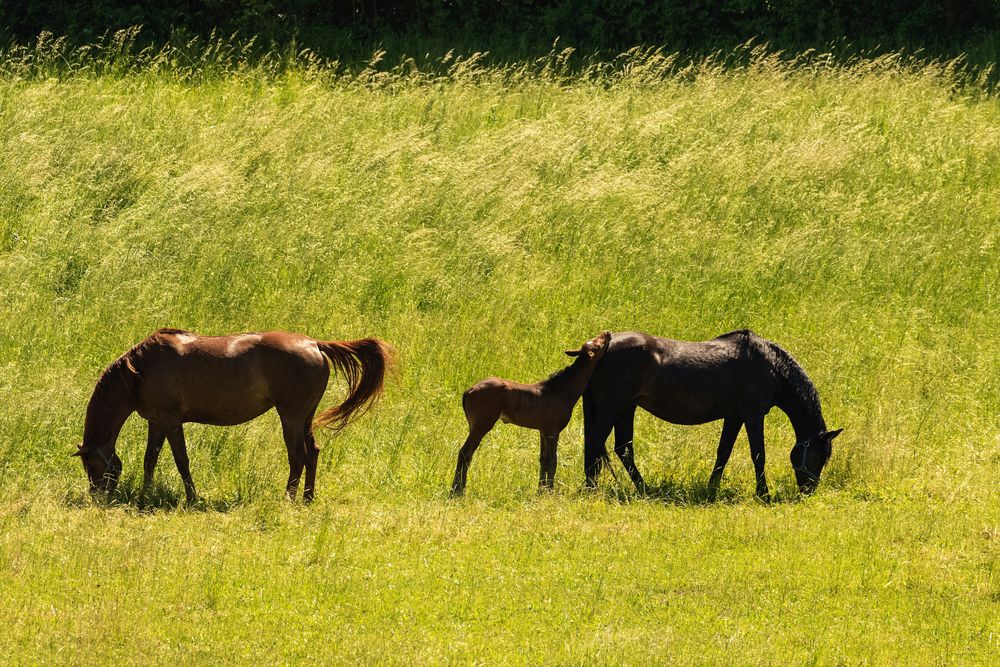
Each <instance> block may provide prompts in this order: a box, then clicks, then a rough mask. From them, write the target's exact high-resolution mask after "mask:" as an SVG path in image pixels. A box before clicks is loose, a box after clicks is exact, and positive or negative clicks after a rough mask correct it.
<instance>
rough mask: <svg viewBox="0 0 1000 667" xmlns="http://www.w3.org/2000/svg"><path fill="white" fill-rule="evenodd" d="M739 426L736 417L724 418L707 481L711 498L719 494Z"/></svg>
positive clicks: (738, 432)
mask: <svg viewBox="0 0 1000 667" xmlns="http://www.w3.org/2000/svg"><path fill="white" fill-rule="evenodd" d="M741 426H743V421H742V420H741V419H739V418H738V417H726V419H725V420H724V421H723V422H722V435H721V436H719V450H718V451H717V452H716V454H715V467H714V468H713V469H712V476H711V477H710V478H709V480H708V490H709V493H710V494H711V496H712V498H715V496H716V494H717V493H718V492H719V484H720V483H721V482H722V473H723V471H724V470H725V469H726V464H727V463H729V455H730V454H732V453H733V445H734V444H736V436H738V435H739V434H740V427H741Z"/></svg>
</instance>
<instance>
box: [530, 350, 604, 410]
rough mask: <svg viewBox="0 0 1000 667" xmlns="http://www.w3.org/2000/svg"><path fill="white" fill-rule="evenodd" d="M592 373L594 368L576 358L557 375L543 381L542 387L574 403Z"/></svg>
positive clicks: (585, 386)
mask: <svg viewBox="0 0 1000 667" xmlns="http://www.w3.org/2000/svg"><path fill="white" fill-rule="evenodd" d="M593 372H594V367H593V366H592V365H590V364H588V363H587V362H586V361H584V360H583V359H582V358H580V357H578V358H577V360H576V361H574V362H573V363H572V364H570V365H569V366H567V367H566V368H564V369H563V370H561V371H560V372H559V373H558V374H556V375H555V376H553V377H551V378H549V379H548V380H545V381H544V382H543V383H542V386H543V388H544V389H545V390H548V391H556V392H559V393H562V394H566V395H568V396H570V397H571V398H573V400H574V401H575V400H576V399H578V398H580V396H581V395H582V394H583V390H584V389H586V388H587V383H588V382H590V376H591V375H592V374H593Z"/></svg>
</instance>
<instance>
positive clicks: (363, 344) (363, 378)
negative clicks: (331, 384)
mask: <svg viewBox="0 0 1000 667" xmlns="http://www.w3.org/2000/svg"><path fill="white" fill-rule="evenodd" d="M316 345H317V346H318V347H319V350H320V352H322V353H323V354H325V355H326V357H327V358H328V359H329V360H330V363H331V364H332V365H333V367H334V369H335V370H337V371H340V373H341V374H342V375H343V376H344V379H346V380H347V398H345V399H344V402H343V403H341V404H340V405H334V406H333V407H330V408H327V409H326V410H324V411H323V412H321V413H320V414H319V416H317V417H316V422H315V423H316V425H317V426H329V427H332V428H336V429H338V430H339V429H342V428H344V427H345V426H347V424H348V422H350V421H351V419H352V418H354V417H355V416H357V415H360V414H364V413H365V412H366V411H367V410H368V408H370V407H371V406H372V405H373V404H374V403H375V401H377V400H378V398H379V396H381V395H382V386H383V384H384V383H385V374H386V371H387V370H388V369H389V368H391V367H392V365H393V362H394V356H395V351H394V350H393V348H392V346H391V345H389V344H388V343H386V342H385V341H381V340H379V339H378V338H362V339H361V340H328V341H316Z"/></svg>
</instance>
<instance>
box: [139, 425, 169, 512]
mask: <svg viewBox="0 0 1000 667" xmlns="http://www.w3.org/2000/svg"><path fill="white" fill-rule="evenodd" d="M166 437H167V434H166V433H165V432H164V431H163V429H162V428H160V426H159V425H157V424H154V423H153V422H149V431H148V432H147V434H146V456H145V457H144V458H143V460H142V494H141V495H142V496H143V497H145V495H146V492H147V491H149V487H150V486H151V485H152V484H153V471H154V470H155V469H156V462H157V460H159V458H160V449H162V448H163V440H164V439H165V438H166Z"/></svg>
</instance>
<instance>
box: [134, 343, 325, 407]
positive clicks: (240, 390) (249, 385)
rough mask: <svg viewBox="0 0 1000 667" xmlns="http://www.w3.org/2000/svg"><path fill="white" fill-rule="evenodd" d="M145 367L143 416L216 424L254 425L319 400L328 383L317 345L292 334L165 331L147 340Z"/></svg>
mask: <svg viewBox="0 0 1000 667" xmlns="http://www.w3.org/2000/svg"><path fill="white" fill-rule="evenodd" d="M140 366H141V367H140V368H139V369H138V374H139V378H140V383H139V386H140V403H141V404H142V405H143V406H144V410H142V409H141V410H140V414H142V413H143V411H145V412H147V413H150V414H152V415H154V416H155V415H161V416H164V417H163V418H164V419H166V417H165V415H174V416H175V417H176V419H178V420H180V421H197V422H203V423H210V424H236V423H241V422H243V421H248V420H249V419H252V418H253V417H256V416H257V415H259V414H261V413H263V412H266V411H267V410H268V409H270V408H271V407H274V406H275V405H279V406H280V404H282V403H289V402H298V401H299V400H300V399H303V398H305V397H306V396H305V395H308V397H316V399H317V400H318V395H322V392H323V390H325V388H326V381H327V379H328V377H329V370H328V367H327V365H326V361H325V359H324V358H323V355H322V354H321V353H320V352H319V350H318V349H317V347H316V343H315V341H314V340H313V339H311V338H308V337H307V336H302V335H300V334H289V333H287V332H264V333H246V334H235V335H231V336H199V335H197V334H193V333H191V332H189V331H183V330H167V331H164V330H161V331H158V332H156V333H155V334H153V336H151V337H150V338H149V339H147V341H146V345H145V347H144V349H143V350H142V352H141V359H140ZM300 394H302V395H303V396H300ZM144 416H146V415H144ZM147 418H148V417H147Z"/></svg>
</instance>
